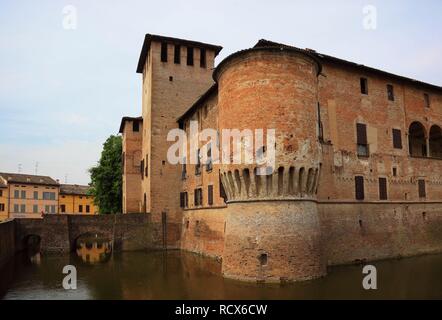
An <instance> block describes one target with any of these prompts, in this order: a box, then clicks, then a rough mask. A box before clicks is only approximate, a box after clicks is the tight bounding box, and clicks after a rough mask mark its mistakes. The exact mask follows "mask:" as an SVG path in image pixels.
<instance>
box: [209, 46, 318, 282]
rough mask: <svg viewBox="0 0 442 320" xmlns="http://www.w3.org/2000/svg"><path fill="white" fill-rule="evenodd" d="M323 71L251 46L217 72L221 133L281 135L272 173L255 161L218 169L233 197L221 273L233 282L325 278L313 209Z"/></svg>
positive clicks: (294, 53)
mask: <svg viewBox="0 0 442 320" xmlns="http://www.w3.org/2000/svg"><path fill="white" fill-rule="evenodd" d="M320 68H321V66H320V64H319V63H318V62H317V61H316V60H315V58H314V57H312V56H310V55H309V54H308V53H306V52H304V51H301V50H295V49H291V48H253V49H248V50H244V51H239V52H237V53H235V54H233V55H231V56H229V57H227V58H226V59H225V60H224V61H222V62H221V63H220V65H219V66H218V67H217V69H216V70H215V73H214V78H215V81H217V82H218V108H219V129H220V131H221V130H222V129H239V130H244V129H250V130H255V129H264V137H265V135H266V134H265V133H266V130H268V129H275V136H276V143H275V148H276V153H275V155H276V157H275V165H274V167H273V168H272V169H273V171H272V173H271V174H268V175H258V174H257V172H258V171H257V165H256V164H223V165H222V166H221V181H222V183H223V186H224V189H225V190H226V193H227V197H228V205H227V209H226V210H227V216H226V230H225V245H224V254H223V263H222V270H223V274H224V276H226V277H228V278H236V279H241V280H253V281H256V280H258V281H297V280H306V279H312V278H316V277H320V276H323V275H325V273H326V264H325V261H323V260H322V258H321V245H320V231H319V221H318V212H317V207H316V189H317V185H318V178H319V171H320V162H321V150H320V144H319V141H318V116H317V103H318V99H317V85H318V79H317V77H318V74H319V72H320ZM264 141H266V140H265V138H264ZM265 144H266V143H264V145H265ZM268 148H269V146H267V148H266V149H265V150H267V151H265V152H268ZM269 172H270V171H269Z"/></svg>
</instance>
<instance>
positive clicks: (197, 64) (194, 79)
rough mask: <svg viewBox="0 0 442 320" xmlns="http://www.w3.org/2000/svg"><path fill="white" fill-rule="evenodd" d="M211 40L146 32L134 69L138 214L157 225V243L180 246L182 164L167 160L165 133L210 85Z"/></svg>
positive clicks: (215, 50) (216, 48)
mask: <svg viewBox="0 0 442 320" xmlns="http://www.w3.org/2000/svg"><path fill="white" fill-rule="evenodd" d="M221 49H222V48H221V47H220V46H215V45H211V44H206V43H201V42H195V41H189V40H183V39H176V38H170V37H163V36H157V35H151V34H147V35H146V36H145V39H144V43H143V48H142V50H141V55H140V59H139V62H138V68H137V72H138V73H141V74H142V76H143V87H142V88H143V95H142V118H143V131H142V147H141V167H140V172H142V177H141V208H140V209H141V210H140V211H141V212H146V213H147V212H149V213H151V215H152V222H154V223H157V224H158V226H159V230H158V246H161V247H166V246H167V247H170V248H175V247H179V239H180V234H181V224H182V215H183V212H182V209H181V208H180V186H181V184H180V179H181V175H180V173H181V167H180V166H179V165H172V164H169V163H168V161H167V150H168V148H169V147H170V146H171V145H172V144H173V142H167V134H168V132H169V131H170V130H171V129H174V128H177V127H178V124H177V119H178V118H179V117H180V116H181V115H182V114H183V113H184V112H185V111H186V110H187V109H188V108H189V107H190V106H191V105H192V104H193V103H194V102H195V101H196V100H197V99H198V98H199V97H200V96H201V95H202V94H204V93H205V92H206V91H207V90H208V89H209V88H210V87H211V86H212V84H213V79H212V72H213V68H214V62H215V57H216V55H217V54H218V53H219V52H220V50H221Z"/></svg>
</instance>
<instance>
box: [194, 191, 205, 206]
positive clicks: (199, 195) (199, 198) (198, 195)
mask: <svg viewBox="0 0 442 320" xmlns="http://www.w3.org/2000/svg"><path fill="white" fill-rule="evenodd" d="M194 203H195V206H201V205H202V204H203V189H201V188H198V189H195V193H194Z"/></svg>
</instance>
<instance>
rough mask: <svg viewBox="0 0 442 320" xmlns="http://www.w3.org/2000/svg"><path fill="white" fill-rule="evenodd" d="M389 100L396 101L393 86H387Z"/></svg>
mask: <svg viewBox="0 0 442 320" xmlns="http://www.w3.org/2000/svg"><path fill="white" fill-rule="evenodd" d="M387 95H388V100H390V101H394V88H393V86H392V85H391V84H387Z"/></svg>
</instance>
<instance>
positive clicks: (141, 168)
mask: <svg viewBox="0 0 442 320" xmlns="http://www.w3.org/2000/svg"><path fill="white" fill-rule="evenodd" d="M140 174H141V180H143V179H144V159H143V160H141V162H140Z"/></svg>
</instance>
